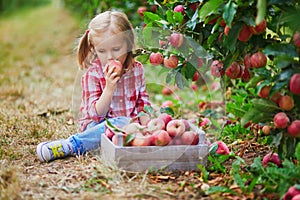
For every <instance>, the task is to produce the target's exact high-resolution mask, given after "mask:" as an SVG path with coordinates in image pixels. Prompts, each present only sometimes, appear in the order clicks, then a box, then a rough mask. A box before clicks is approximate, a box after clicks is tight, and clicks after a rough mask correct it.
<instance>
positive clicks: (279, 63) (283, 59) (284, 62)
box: [274, 55, 295, 69]
mask: <svg viewBox="0 0 300 200" xmlns="http://www.w3.org/2000/svg"><path fill="white" fill-rule="evenodd" d="M293 62H295V61H294V58H291V57H289V56H286V55H280V56H277V57H275V58H274V64H275V66H276V68H278V69H284V68H286V67H288V66H289V65H290V64H291V63H293Z"/></svg>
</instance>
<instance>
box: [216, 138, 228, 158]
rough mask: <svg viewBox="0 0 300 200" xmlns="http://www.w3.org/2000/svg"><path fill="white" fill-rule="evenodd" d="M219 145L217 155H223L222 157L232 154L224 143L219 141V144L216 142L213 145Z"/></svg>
mask: <svg viewBox="0 0 300 200" xmlns="http://www.w3.org/2000/svg"><path fill="white" fill-rule="evenodd" d="M215 144H217V145H218V149H217V151H216V153H217V154H221V155H223V154H224V155H228V154H229V153H230V151H229V149H228V147H227V145H226V144H225V143H224V142H222V141H217V142H214V143H213V144H212V145H215Z"/></svg>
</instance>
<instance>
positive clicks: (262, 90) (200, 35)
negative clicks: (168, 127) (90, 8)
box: [139, 0, 300, 159]
mask: <svg viewBox="0 0 300 200" xmlns="http://www.w3.org/2000/svg"><path fill="white" fill-rule="evenodd" d="M148 4H149V6H151V8H152V9H151V10H146V11H145V12H143V21H144V25H143V26H142V27H141V28H140V32H139V34H140V35H141V36H142V37H139V38H140V41H139V43H140V44H142V46H143V52H144V53H145V52H146V53H145V54H144V55H142V56H144V59H149V62H150V63H151V64H154V65H159V64H161V65H162V66H163V69H162V70H165V71H167V73H168V76H167V77H166V82H167V83H170V84H171V83H174V84H175V85H177V86H178V87H179V88H183V87H185V86H187V82H188V81H189V80H192V79H193V77H194V75H195V73H196V72H198V73H201V74H205V76H206V77H208V78H214V79H216V80H219V81H220V83H221V85H222V88H223V91H224V94H226V95H224V98H225V99H226V112H227V113H230V115H231V116H232V115H233V116H235V118H237V119H238V120H239V123H240V124H241V126H243V127H245V128H247V127H248V126H251V125H257V127H260V128H259V129H260V131H262V132H264V134H266V135H268V137H269V138H270V140H269V144H270V145H272V146H273V147H274V148H275V149H277V150H278V153H279V156H280V157H281V158H288V159H290V158H291V156H292V155H294V151H295V148H296V145H297V143H299V141H300V139H299V137H300V121H299V120H300V61H299V55H300V21H299V20H298V19H299V18H300V10H299V4H298V1H295V0H250V1H239V0H225V1H223V0H209V1H208V0H204V1H199V0H190V1H181V0H179V1H170V0H165V1H163V2H158V1H156V0H148ZM153 8H155V9H153ZM278 113H281V114H280V115H279V116H281V117H278V115H277V114H278ZM276 116H277V117H276ZM282 116H283V117H282Z"/></svg>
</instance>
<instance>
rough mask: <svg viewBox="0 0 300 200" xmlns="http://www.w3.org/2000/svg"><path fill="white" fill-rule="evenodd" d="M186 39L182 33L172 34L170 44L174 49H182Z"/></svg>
mask: <svg viewBox="0 0 300 200" xmlns="http://www.w3.org/2000/svg"><path fill="white" fill-rule="evenodd" d="M183 40H184V37H183V35H182V34H181V33H172V34H171V36H170V44H171V45H172V46H173V47H176V48H177V47H180V46H181V45H182V43H183Z"/></svg>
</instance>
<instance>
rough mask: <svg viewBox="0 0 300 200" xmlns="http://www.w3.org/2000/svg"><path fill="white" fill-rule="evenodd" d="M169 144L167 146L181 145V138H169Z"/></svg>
mask: <svg viewBox="0 0 300 200" xmlns="http://www.w3.org/2000/svg"><path fill="white" fill-rule="evenodd" d="M171 139H172V140H171V142H170V143H169V145H183V143H182V140H181V137H175V138H171Z"/></svg>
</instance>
